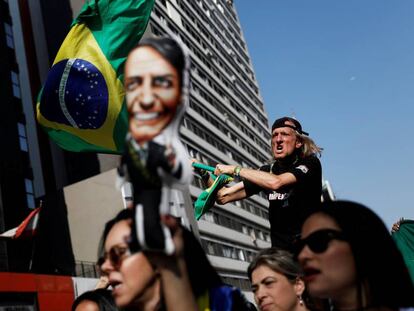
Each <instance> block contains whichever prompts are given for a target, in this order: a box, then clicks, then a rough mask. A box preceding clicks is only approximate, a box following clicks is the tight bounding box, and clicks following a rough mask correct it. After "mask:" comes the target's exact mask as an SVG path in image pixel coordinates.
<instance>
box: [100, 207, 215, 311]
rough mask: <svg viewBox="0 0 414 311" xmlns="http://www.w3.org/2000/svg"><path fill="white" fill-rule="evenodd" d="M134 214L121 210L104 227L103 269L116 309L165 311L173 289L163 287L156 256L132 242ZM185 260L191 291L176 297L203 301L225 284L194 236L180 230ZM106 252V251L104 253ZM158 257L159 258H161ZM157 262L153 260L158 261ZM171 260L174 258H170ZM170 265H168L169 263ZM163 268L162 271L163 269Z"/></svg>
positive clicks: (134, 241)
mask: <svg viewBox="0 0 414 311" xmlns="http://www.w3.org/2000/svg"><path fill="white" fill-rule="evenodd" d="M133 217H134V212H133V211H132V210H130V209H125V210H122V211H121V212H120V213H119V214H118V215H117V216H116V217H115V218H114V219H113V220H111V221H109V222H108V223H107V225H106V227H105V230H104V233H103V236H102V240H101V258H102V259H101V261H100V266H101V270H102V272H103V273H105V274H106V275H108V278H109V284H110V285H111V286H112V288H113V297H114V299H115V302H116V305H117V306H118V307H121V308H123V309H128V310H164V309H165V308H166V307H168V306H166V305H165V304H166V303H168V302H166V301H165V293H166V292H165V291H166V289H167V290H169V291H170V292H169V294H171V293H173V295H174V290H175V288H174V286H168V284H164V285H167V286H162V285H163V284H162V282H163V280H162V273H161V272H160V271H161V270H160V266H157V265H158V264H160V263H161V261H160V259H159V256H157V254H156V253H150V252H147V251H142V250H141V249H140V246H139V245H138V241H137V239H136V238H135V239H133V238H131V225H132V223H133V221H132V219H133ZM180 228H181V230H182V241H181V243H182V252H183V254H182V256H183V259H184V261H185V264H186V269H187V271H188V277H189V283H190V286H191V289H190V291H189V292H186V293H177V296H178V295H183V296H184V298H185V297H190V296H191V295H192V294H193V295H194V296H195V297H201V296H202V295H204V294H205V293H206V291H207V290H208V289H209V288H213V287H216V286H219V285H220V284H222V281H221V279H220V277H219V276H218V274H217V272H216V271H215V270H214V268H213V267H212V266H211V264H210V263H209V261H208V259H207V257H206V255H205V253H204V251H203V249H202V247H201V246H200V244H199V243H198V241H197V240H196V238H195V237H194V235H193V234H192V233H191V232H190V231H188V230H186V229H184V228H183V227H181V226H180ZM102 248H103V249H102ZM158 255H159V254H158ZM157 258H158V261H156V260H154V259H157ZM169 258H171V257H169ZM167 265H168V262H167ZM161 268H162V267H161Z"/></svg>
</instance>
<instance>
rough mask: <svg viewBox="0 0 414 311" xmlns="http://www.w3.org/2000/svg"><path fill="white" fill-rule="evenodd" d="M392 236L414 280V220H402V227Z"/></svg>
mask: <svg viewBox="0 0 414 311" xmlns="http://www.w3.org/2000/svg"><path fill="white" fill-rule="evenodd" d="M392 237H393V239H394V241H395V243H396V244H397V246H398V248H399V250H400V252H401V254H402V256H403V258H404V261H405V264H406V266H407V268H408V271H409V273H410V276H411V280H412V281H413V282H414V220H410V219H404V220H401V222H400V229H399V230H398V231H396V232H393V233H392Z"/></svg>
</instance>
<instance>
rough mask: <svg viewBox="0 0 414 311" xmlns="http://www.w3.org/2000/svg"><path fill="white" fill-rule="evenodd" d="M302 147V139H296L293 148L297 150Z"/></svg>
mask: <svg viewBox="0 0 414 311" xmlns="http://www.w3.org/2000/svg"><path fill="white" fill-rule="evenodd" d="M302 145H303V141H302V139H300V138H299V137H297V138H296V144H295V148H296V149H299V148H300V147H302Z"/></svg>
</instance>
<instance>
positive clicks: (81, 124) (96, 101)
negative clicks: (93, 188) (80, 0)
mask: <svg viewBox="0 0 414 311" xmlns="http://www.w3.org/2000/svg"><path fill="white" fill-rule="evenodd" d="M154 1H155V0H90V1H87V2H86V3H85V5H84V6H83V8H82V9H81V12H80V13H79V16H78V17H77V18H76V19H75V20H74V21H73V23H72V26H71V30H70V32H69V34H68V35H67V36H66V39H65V41H64V42H63V43H62V46H61V47H60V49H59V52H58V54H57V56H56V58H55V61H54V62H53V65H52V68H50V70H49V73H48V76H47V78H46V82H45V84H44V86H43V88H42V90H41V91H40V94H39V96H38V103H37V120H38V121H39V123H40V124H41V125H42V127H43V128H44V129H45V130H46V131H47V133H48V134H49V136H50V137H51V138H52V139H53V140H54V141H55V142H56V143H57V144H58V145H59V146H60V147H61V148H63V149H66V150H69V151H75V152H82V151H94V152H103V153H122V149H123V145H124V140H125V135H126V132H127V128H128V118H127V111H126V107H125V104H124V97H125V92H124V90H123V65H124V63H125V60H126V57H127V55H128V52H129V51H130V50H131V48H132V47H134V46H135V45H136V44H137V43H138V42H139V39H140V38H141V37H142V35H143V33H144V31H145V28H146V27H147V24H148V21H149V18H150V14H151V10H152V8H153V6H154Z"/></svg>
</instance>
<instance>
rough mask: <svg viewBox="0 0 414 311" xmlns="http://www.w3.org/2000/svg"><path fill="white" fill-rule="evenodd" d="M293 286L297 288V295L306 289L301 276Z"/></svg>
mask: <svg viewBox="0 0 414 311" xmlns="http://www.w3.org/2000/svg"><path fill="white" fill-rule="evenodd" d="M293 287H294V289H295V294H296V296H301V295H302V294H303V292H304V291H305V282H304V281H303V280H302V279H301V278H299V277H297V278H296V280H295V284H294V285H293Z"/></svg>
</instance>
